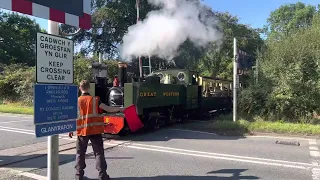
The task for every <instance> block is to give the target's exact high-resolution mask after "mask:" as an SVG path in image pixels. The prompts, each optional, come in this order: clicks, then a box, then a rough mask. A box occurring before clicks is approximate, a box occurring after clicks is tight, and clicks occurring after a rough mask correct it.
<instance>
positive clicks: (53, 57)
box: [36, 33, 74, 84]
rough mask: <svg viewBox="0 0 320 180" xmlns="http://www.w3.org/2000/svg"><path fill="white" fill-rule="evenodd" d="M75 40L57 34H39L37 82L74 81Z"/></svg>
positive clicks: (62, 82) (65, 82)
mask: <svg viewBox="0 0 320 180" xmlns="http://www.w3.org/2000/svg"><path fill="white" fill-rule="evenodd" d="M73 51H74V45H73V41H72V40H69V39H66V38H61V37H58V36H55V35H49V34H44V33H38V34H37V64H36V67H37V68H36V69H37V76H36V78H37V82H38V83H51V84H57V83H58V84H72V83H73Z"/></svg>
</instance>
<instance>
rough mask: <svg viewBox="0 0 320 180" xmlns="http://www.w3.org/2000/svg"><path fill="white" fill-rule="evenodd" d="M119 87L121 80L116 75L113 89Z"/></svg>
mask: <svg viewBox="0 0 320 180" xmlns="http://www.w3.org/2000/svg"><path fill="white" fill-rule="evenodd" d="M118 86H119V79H118V76H117V75H115V76H114V79H113V87H118Z"/></svg>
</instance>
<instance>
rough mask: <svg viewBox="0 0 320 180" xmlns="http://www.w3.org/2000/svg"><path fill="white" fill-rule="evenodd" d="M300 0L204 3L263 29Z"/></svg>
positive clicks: (308, 1) (312, 1)
mask: <svg viewBox="0 0 320 180" xmlns="http://www.w3.org/2000/svg"><path fill="white" fill-rule="evenodd" d="M296 2H299V1H298V0H204V3H205V4H206V5H208V6H210V7H211V8H212V9H213V10H215V11H219V12H229V13H230V14H232V15H234V16H237V17H238V18H239V19H240V23H243V24H249V25H251V27H253V28H262V27H263V25H265V24H266V20H267V18H268V17H269V15H270V13H271V12H272V11H273V10H275V9H277V8H278V7H280V6H281V5H283V4H286V3H296ZM300 2H303V3H305V4H311V5H317V4H320V0H303V1H300ZM29 17H30V18H32V19H35V20H36V21H37V23H39V24H40V26H41V28H44V29H47V27H48V21H47V20H45V19H41V18H35V17H32V16H29Z"/></svg>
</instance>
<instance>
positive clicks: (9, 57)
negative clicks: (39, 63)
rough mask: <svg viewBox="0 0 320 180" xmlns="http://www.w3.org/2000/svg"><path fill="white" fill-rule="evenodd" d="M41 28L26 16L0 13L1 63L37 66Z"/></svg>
mask: <svg viewBox="0 0 320 180" xmlns="http://www.w3.org/2000/svg"><path fill="white" fill-rule="evenodd" d="M40 31H41V29H40V26H39V25H38V24H37V23H36V22H35V21H33V20H31V19H29V18H28V17H26V16H20V15H18V14H17V13H10V14H8V13H3V12H0V63H3V64H15V63H23V64H27V65H28V66H34V65H35V49H36V38H37V32H40Z"/></svg>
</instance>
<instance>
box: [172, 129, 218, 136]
mask: <svg viewBox="0 0 320 180" xmlns="http://www.w3.org/2000/svg"><path fill="white" fill-rule="evenodd" d="M166 130H174V131H184V132H192V133H199V134H208V135H214V136H217V134H216V133H209V132H203V131H192V130H186V129H173V128H172V129H166Z"/></svg>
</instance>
